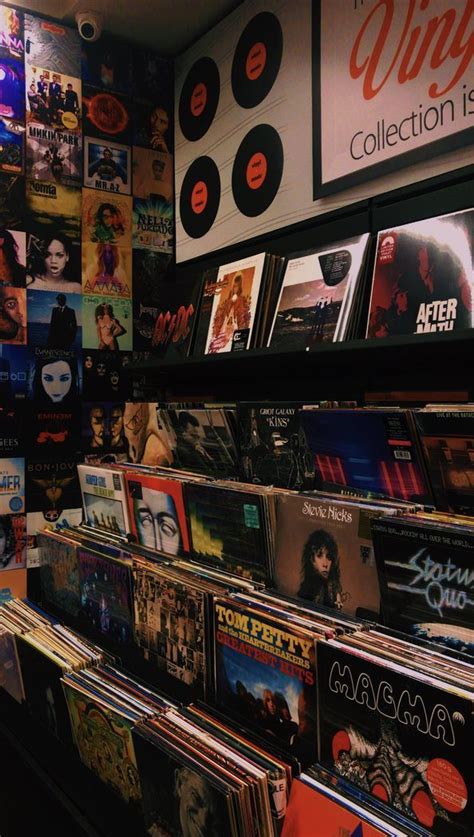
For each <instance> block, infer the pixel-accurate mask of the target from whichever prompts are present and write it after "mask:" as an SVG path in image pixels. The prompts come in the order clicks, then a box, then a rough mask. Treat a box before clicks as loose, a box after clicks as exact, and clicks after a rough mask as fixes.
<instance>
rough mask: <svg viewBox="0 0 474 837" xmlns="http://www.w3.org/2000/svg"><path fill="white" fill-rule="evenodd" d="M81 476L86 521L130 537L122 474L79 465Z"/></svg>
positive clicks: (110, 469) (105, 529) (98, 527)
mask: <svg viewBox="0 0 474 837" xmlns="http://www.w3.org/2000/svg"><path fill="white" fill-rule="evenodd" d="M122 419H123V412H122ZM78 473H79V483H80V486H81V492H82V507H83V509H84V520H85V522H86V523H87V524H88V525H89V526H92V527H93V528H95V529H100V530H104V531H106V532H113V533H114V534H116V535H123V536H125V535H127V534H128V533H129V532H130V531H131V529H130V523H129V520H128V505H127V495H126V491H125V476H124V473H123V471H114V470H113V469H112V468H95V467H94V466H93V465H78Z"/></svg>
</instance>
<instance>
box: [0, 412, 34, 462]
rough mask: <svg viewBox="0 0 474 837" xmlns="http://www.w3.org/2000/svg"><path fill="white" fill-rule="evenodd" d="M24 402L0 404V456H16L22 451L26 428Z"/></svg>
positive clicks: (26, 419)
mask: <svg viewBox="0 0 474 837" xmlns="http://www.w3.org/2000/svg"><path fill="white" fill-rule="evenodd" d="M28 418H29V416H28V415H27V411H26V408H25V405H24V404H20V403H19V402H17V403H16V404H14V403H11V404H3V403H2V404H1V405H0V456H1V457H5V456H18V455H19V454H20V453H22V451H23V448H24V444H25V438H26V436H27V430H28V429H29V428H28Z"/></svg>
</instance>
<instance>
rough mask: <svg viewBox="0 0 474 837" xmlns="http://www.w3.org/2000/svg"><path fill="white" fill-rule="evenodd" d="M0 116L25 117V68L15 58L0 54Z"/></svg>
mask: <svg viewBox="0 0 474 837" xmlns="http://www.w3.org/2000/svg"><path fill="white" fill-rule="evenodd" d="M0 91H1V101H0V116H4V117H6V118H7V119H14V120H16V121H17V122H23V121H24V119H25V70H24V67H23V63H22V62H21V61H18V59H17V58H10V57H8V56H5V55H0Z"/></svg>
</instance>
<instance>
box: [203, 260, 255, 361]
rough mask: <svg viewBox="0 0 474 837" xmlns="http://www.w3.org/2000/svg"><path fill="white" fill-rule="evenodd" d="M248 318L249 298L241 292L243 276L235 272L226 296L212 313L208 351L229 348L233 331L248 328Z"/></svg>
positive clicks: (249, 318) (249, 316) (249, 317)
mask: <svg viewBox="0 0 474 837" xmlns="http://www.w3.org/2000/svg"><path fill="white" fill-rule="evenodd" d="M250 320H251V314H250V300H249V298H248V297H247V296H245V295H244V292H243V276H242V274H241V273H236V274H235V276H234V278H233V280H232V283H231V286H230V288H229V293H228V294H227V297H226V298H225V299H223V300H222V301H221V302H220V303H219V305H218V306H217V309H216V312H215V314H214V321H213V323H212V340H211V342H210V344H209V353H213V352H219V351H222V350H223V349H225V348H226V347H227V348H229V347H230V345H231V344H232V338H233V336H234V332H235V331H237V330H241V329H245V328H249V326H250Z"/></svg>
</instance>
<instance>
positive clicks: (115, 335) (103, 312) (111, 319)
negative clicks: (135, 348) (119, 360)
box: [82, 294, 133, 352]
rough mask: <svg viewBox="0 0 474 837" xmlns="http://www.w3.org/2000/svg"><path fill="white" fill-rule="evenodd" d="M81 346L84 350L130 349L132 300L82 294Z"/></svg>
mask: <svg viewBox="0 0 474 837" xmlns="http://www.w3.org/2000/svg"><path fill="white" fill-rule="evenodd" d="M82 306H83V308H82V345H83V348H84V349H103V350H106V351H115V352H116V351H119V350H120V351H131V350H132V341H133V320H132V301H131V300H130V299H120V298H118V297H113V298H111V297H107V296H95V295H94V296H91V295H90V294H83V297H82Z"/></svg>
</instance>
